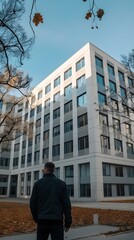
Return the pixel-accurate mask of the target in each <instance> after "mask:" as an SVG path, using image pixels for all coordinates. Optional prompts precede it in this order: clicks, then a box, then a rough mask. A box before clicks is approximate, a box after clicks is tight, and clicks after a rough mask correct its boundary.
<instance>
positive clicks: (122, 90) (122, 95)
mask: <svg viewBox="0 0 134 240" xmlns="http://www.w3.org/2000/svg"><path fill="white" fill-rule="evenodd" d="M120 94H121V97H122V98H126V97H127V93H126V89H125V88H123V87H120Z"/></svg>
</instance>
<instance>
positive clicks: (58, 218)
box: [30, 162, 72, 240]
mask: <svg viewBox="0 0 134 240" xmlns="http://www.w3.org/2000/svg"><path fill="white" fill-rule="evenodd" d="M54 169H55V165H54V164H53V163H52V162H47V163H46V164H45V166H44V169H43V172H44V176H43V178H42V179H40V180H38V181H37V182H36V183H35V184H34V187H33V191H32V195H31V198H30V209H31V213H32V216H33V219H34V221H35V222H36V223H37V240H47V239H48V236H49V234H50V235H51V239H52V240H64V228H65V231H66V232H67V231H68V230H69V228H70V226H71V223H72V217H71V203H70V199H69V196H68V193H67V188H66V184H65V182H64V181H62V180H60V179H58V178H56V177H55V175H54V174H53V173H54ZM63 216H64V227H63Z"/></svg>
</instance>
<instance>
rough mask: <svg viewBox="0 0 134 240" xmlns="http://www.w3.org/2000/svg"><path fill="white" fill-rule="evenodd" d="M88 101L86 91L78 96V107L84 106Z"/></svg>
mask: <svg viewBox="0 0 134 240" xmlns="http://www.w3.org/2000/svg"><path fill="white" fill-rule="evenodd" d="M86 103H87V94H86V93H84V94H82V95H80V96H78V97H77V107H82V106H84V105H85V104H86Z"/></svg>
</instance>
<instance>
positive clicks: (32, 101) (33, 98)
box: [31, 96, 36, 104]
mask: <svg viewBox="0 0 134 240" xmlns="http://www.w3.org/2000/svg"><path fill="white" fill-rule="evenodd" d="M35 100H36V99H35V96H33V97H32V98H31V104H33V103H35Z"/></svg>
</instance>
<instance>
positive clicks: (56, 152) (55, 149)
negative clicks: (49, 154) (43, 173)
mask: <svg viewBox="0 0 134 240" xmlns="http://www.w3.org/2000/svg"><path fill="white" fill-rule="evenodd" d="M59 155H60V144H58V145H55V146H53V157H55V156H59Z"/></svg>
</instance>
